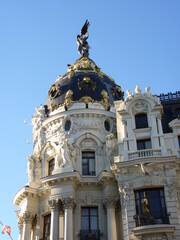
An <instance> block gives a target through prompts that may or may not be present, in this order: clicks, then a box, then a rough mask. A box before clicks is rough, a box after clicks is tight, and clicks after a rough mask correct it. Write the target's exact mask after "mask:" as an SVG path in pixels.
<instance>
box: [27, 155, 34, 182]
mask: <svg viewBox="0 0 180 240" xmlns="http://www.w3.org/2000/svg"><path fill="white" fill-rule="evenodd" d="M27 175H28V178H29V182H33V181H34V160H33V158H32V157H31V156H28V164H27Z"/></svg>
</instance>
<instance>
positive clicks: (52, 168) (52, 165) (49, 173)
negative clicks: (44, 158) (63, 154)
mask: <svg viewBox="0 0 180 240" xmlns="http://www.w3.org/2000/svg"><path fill="white" fill-rule="evenodd" d="M48 164H49V165H48V176H50V175H52V172H53V170H54V166H55V160H54V158H53V159H52V160H50V161H49V163H48Z"/></svg>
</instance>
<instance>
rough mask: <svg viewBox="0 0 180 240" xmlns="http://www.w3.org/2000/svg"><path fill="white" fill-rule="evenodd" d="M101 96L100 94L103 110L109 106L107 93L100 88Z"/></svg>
mask: <svg viewBox="0 0 180 240" xmlns="http://www.w3.org/2000/svg"><path fill="white" fill-rule="evenodd" d="M101 96H102V101H101V104H102V105H103V106H104V108H105V110H108V109H109V107H110V104H109V96H108V93H107V92H106V91H105V90H102V92H101Z"/></svg>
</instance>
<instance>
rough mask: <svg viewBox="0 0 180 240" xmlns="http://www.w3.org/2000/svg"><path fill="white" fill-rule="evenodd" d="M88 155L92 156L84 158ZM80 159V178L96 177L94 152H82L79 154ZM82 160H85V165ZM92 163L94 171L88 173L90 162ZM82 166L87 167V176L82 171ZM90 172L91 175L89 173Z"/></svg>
mask: <svg viewBox="0 0 180 240" xmlns="http://www.w3.org/2000/svg"><path fill="white" fill-rule="evenodd" d="M88 154H93V156H85V155H88ZM81 155H82V157H81V159H82V164H81V166H82V176H96V155H95V151H94V150H83V151H82V152H81ZM84 160H87V163H85V162H84ZM92 161H93V166H94V169H93V170H94V171H90V162H92ZM83 166H86V167H87V169H86V170H87V174H86V173H85V171H84V168H83ZM91 172H92V173H91Z"/></svg>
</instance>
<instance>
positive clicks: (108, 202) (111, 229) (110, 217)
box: [104, 198, 117, 240]
mask: <svg viewBox="0 0 180 240" xmlns="http://www.w3.org/2000/svg"><path fill="white" fill-rule="evenodd" d="M116 204H117V200H116V199H114V198H106V199H105V201H104V205H105V207H106V210H107V236H108V238H107V240H112V239H113V240H117V229H116V216H115V206H116Z"/></svg>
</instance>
